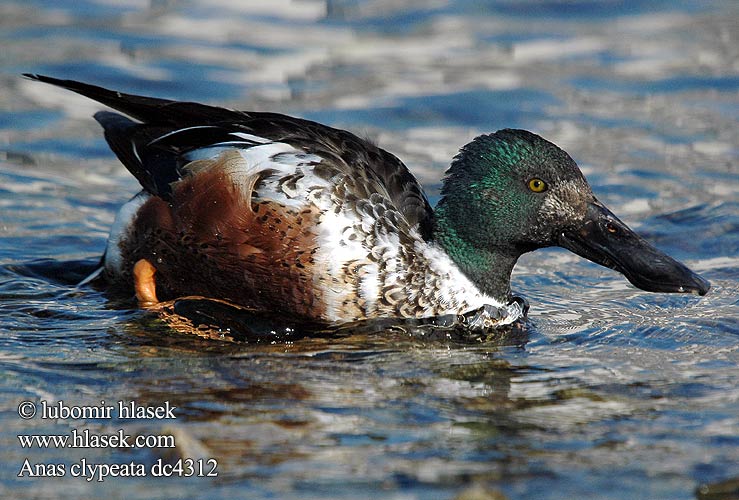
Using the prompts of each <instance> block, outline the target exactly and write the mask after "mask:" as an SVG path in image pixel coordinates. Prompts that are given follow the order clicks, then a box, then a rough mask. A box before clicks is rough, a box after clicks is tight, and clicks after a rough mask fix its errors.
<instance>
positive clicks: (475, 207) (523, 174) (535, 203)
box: [434, 129, 709, 299]
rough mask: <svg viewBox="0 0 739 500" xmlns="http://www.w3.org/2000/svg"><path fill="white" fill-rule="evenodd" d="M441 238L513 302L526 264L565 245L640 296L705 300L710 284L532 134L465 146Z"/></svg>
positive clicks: (450, 176)
mask: <svg viewBox="0 0 739 500" xmlns="http://www.w3.org/2000/svg"><path fill="white" fill-rule="evenodd" d="M441 194H442V198H441V200H440V201H439V205H438V206H437V209H436V226H435V232H434V238H435V239H436V240H437V241H438V242H439V244H440V245H442V246H443V247H444V249H445V250H446V251H447V253H448V254H449V255H450V256H451V257H452V259H453V260H454V261H455V263H456V264H457V265H458V266H459V267H460V268H461V269H462V271H463V272H464V273H465V274H466V275H467V276H468V277H469V278H470V279H471V280H472V281H473V282H475V283H476V284H477V285H478V286H479V287H480V288H481V289H482V291H484V292H485V293H488V294H489V295H492V296H494V297H496V298H501V299H504V298H507V297H508V296H509V294H510V290H509V282H510V274H511V270H512V269H513V266H514V264H515V262H516V260H517V259H518V257H519V256H520V255H521V254H523V253H525V252H529V251H532V250H535V249H537V248H542V247H547V246H554V245H559V246H562V247H565V248H567V249H569V250H571V251H573V252H575V253H577V254H578V255H581V256H583V257H585V258H587V259H589V260H592V261H593V262H596V263H598V264H601V265H604V266H606V267H610V268H613V269H616V270H617V271H619V272H621V273H622V274H624V275H625V276H626V278H627V279H629V281H631V282H632V283H633V284H634V285H636V286H637V287H639V288H642V289H644V290H648V291H659V292H695V293H699V294H701V295H702V294H705V293H706V292H707V291H708V287H709V285H708V282H706V281H705V280H703V279H702V278H700V277H699V276H698V275H696V274H694V273H692V272H691V271H690V270H689V269H687V268H686V267H685V266H683V265H682V264H680V263H679V262H677V261H675V260H673V259H672V258H670V257H669V256H667V255H665V254H663V253H662V252H660V251H659V250H657V249H656V248H654V247H652V246H651V245H649V244H648V243H647V242H646V241H645V240H643V239H642V238H640V237H639V236H638V235H636V234H635V233H634V232H633V231H631V230H630V229H629V228H628V227H627V226H626V225H625V224H624V223H623V222H621V221H620V220H619V219H618V218H616V216H615V215H613V214H612V213H611V212H610V211H609V210H608V209H607V208H605V207H604V206H603V205H602V204H601V203H600V202H599V201H598V200H597V199H596V198H595V196H594V195H593V192H592V190H591V189H590V186H589V185H588V183H587V181H586V180H585V177H584V176H583V175H582V172H581V171H580V169H579V168H578V167H577V164H576V163H575V162H574V161H573V160H572V158H571V157H570V156H569V155H568V154H567V153H565V152H564V151H563V150H561V149H560V148H558V147H557V146H556V145H554V144H552V143H551V142H549V141H547V140H545V139H543V138H541V137H539V136H538V135H536V134H532V133H531V132H527V131H525V130H511V129H506V130H500V131H498V132H496V133H494V134H490V135H482V136H479V137H477V138H475V139H474V140H473V141H472V142H470V143H469V144H467V145H466V146H464V147H463V148H462V149H461V150H460V152H459V154H458V155H457V156H456V157H455V159H454V161H453V162H452V165H451V166H450V168H449V170H448V171H447V173H446V177H445V179H444V184H443V187H442V191H441Z"/></svg>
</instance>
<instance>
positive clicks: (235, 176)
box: [26, 75, 709, 325]
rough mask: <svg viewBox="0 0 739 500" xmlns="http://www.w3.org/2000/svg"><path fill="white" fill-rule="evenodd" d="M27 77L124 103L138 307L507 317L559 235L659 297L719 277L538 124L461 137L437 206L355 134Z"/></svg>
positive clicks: (118, 279)
mask: <svg viewBox="0 0 739 500" xmlns="http://www.w3.org/2000/svg"><path fill="white" fill-rule="evenodd" d="M26 76H27V77H29V78H31V79H34V80H39V81H42V82H46V83H50V84H53V85H57V86H60V87H64V88H66V89H69V90H72V91H74V92H77V93H79V94H82V95H84V96H87V97H89V98H92V99H94V100H96V101H98V102H100V103H102V104H105V105H106V106H109V107H111V108H113V109H116V110H118V111H120V112H122V113H124V114H125V115H127V116H128V117H130V118H133V119H135V120H137V121H133V120H131V119H130V118H128V117H126V116H123V115H119V114H116V113H112V112H99V113H97V114H95V119H96V120H97V121H98V122H99V123H100V124H101V125H102V126H103V128H104V129H105V138H106V140H107V141H108V144H109V145H110V147H111V148H112V150H113V151H114V152H115V154H116V155H117V156H118V158H119V159H120V161H121V162H123V164H124V165H125V166H126V168H128V170H129V171H131V173H132V174H133V175H134V176H135V177H136V178H137V179H138V181H139V182H140V183H141V186H142V187H143V190H142V191H141V192H140V193H139V194H137V195H136V196H134V197H133V199H131V200H130V201H129V202H128V203H126V204H125V205H124V206H123V208H122V209H121V210H120V212H119V213H118V216H117V217H116V220H115V223H114V224H113V228H112V230H111V233H110V238H109V240H108V245H107V249H106V251H105V255H104V258H103V263H104V269H105V274H106V275H107V277H108V278H109V279H110V280H111V281H112V282H113V283H119V284H121V283H122V284H124V285H126V286H129V287H131V286H132V287H133V288H134V290H135V291H136V294H137V297H138V298H139V300H140V301H141V302H142V303H152V302H156V301H157V300H158V299H157V297H164V298H174V297H179V296H186V295H200V296H205V297H213V298H216V299H224V300H227V301H230V302H233V303H235V304H238V305H243V306H246V307H249V308H256V309H258V310H262V311H275V312H282V313H287V314H290V315H291V316H293V317H294V318H305V319H309V320H313V321H315V320H318V321H321V322H328V323H334V322H345V321H353V320H358V319H365V318H377V317H405V318H408V317H410V318H425V317H433V316H439V315H445V314H465V313H470V312H475V311H481V312H482V313H484V316H485V317H486V318H487V321H486V322H484V323H485V324H487V325H491V324H507V323H511V322H513V321H515V320H517V319H519V318H520V317H521V316H522V315H523V314H524V308H523V306H522V301H521V300H520V299H519V300H516V299H515V298H514V297H513V296H512V295H511V290H510V277H511V272H512V270H513V266H514V265H515V263H516V260H517V259H518V257H519V256H520V255H521V254H523V253H525V252H529V251H532V250H535V249H537V248H542V247H547V246H554V245H559V246H562V247H565V248H567V249H569V250H571V251H572V252H574V253H576V254H578V255H580V256H582V257H585V258H586V259H589V260H591V261H593V262H596V263H598V264H601V265H603V266H606V267H609V268H612V269H615V270H617V271H619V272H621V273H623V274H624V275H625V276H626V278H627V279H628V280H629V281H630V282H631V283H632V284H634V285H635V286H637V287H639V288H641V289H643V290H647V291H652V292H692V293H697V294H699V295H704V294H705V293H707V291H708V289H709V283H708V282H707V281H706V280H704V279H703V278H701V277H700V276H698V275H697V274H695V273H693V272H692V271H690V270H689V269H688V268H687V267H685V266H684V265H683V264H681V263H679V262H677V261H675V260H674V259H672V258H671V257H669V256H667V255H665V254H664V253H662V252H661V251H659V250H657V249H656V248H654V247H653V246H651V245H650V244H649V243H647V242H646V241H645V240H644V239H642V238H641V237H639V236H638V235H636V234H635V233H634V232H633V231H631V230H630V229H629V228H628V227H627V226H626V225H625V224H624V223H623V222H621V221H620V220H619V219H618V218H616V216H615V215H613V214H612V213H611V212H610V211H609V210H608V209H607V208H606V207H605V206H603V204H602V203H600V202H599V201H598V200H597V199H596V198H595V196H594V195H593V192H592V191H591V189H590V186H589V185H588V183H587V182H586V180H585V178H584V177H583V175H582V173H581V172H580V170H579V168H578V167H577V165H576V164H575V162H574V161H573V160H572V158H570V156H569V155H567V153H565V152H564V151H562V150H561V149H560V148H558V147H557V146H555V145H554V144H552V143H551V142H548V141H546V140H544V139H543V138H541V137H539V136H538V135H535V134H533V133H531V132H526V131H524V130H500V131H498V132H495V133H494V134H490V135H481V136H479V137H477V138H475V139H474V140H473V141H472V142H470V143H469V144H467V145H466V146H464V147H463V148H462V149H461V150H460V152H459V154H458V155H457V156H456V157H455V158H454V160H453V162H452V164H451V166H450V168H449V170H448V171H447V173H446V177H445V179H444V184H443V188H442V191H441V194H442V197H441V200H440V201H439V204H438V206H437V207H436V209H435V210H434V209H432V208H431V206H430V205H429V202H428V200H427V199H426V196H425V195H424V193H423V190H422V189H421V186H420V185H419V183H418V181H417V180H416V179H415V178H414V177H413V175H412V174H411V173H410V172H409V171H408V169H407V168H406V167H405V165H403V163H402V162H401V161H400V160H399V159H398V158H396V157H395V156H393V155H392V154H390V153H388V152H387V151H384V150H383V149H380V148H379V147H377V146H375V145H374V144H371V143H370V142H368V141H366V140H363V139H361V138H359V137H357V136H356V135H354V134H351V133H349V132H346V131H344V130H338V129H335V128H331V127H328V126H325V125H321V124H319V123H315V122H312V121H308V120H302V119H299V118H292V117H289V116H285V115H280V114H276V113H256V112H246V111H235V110H230V109H224V108H218V107H213V106H207V105H203V104H197V103H190V102H176V101H170V100H165V99H156V98H151V97H142V96H137V95H130V94H123V93H120V92H115V91H111V90H107V89H104V88H101V87H96V86H93V85H88V84H85V83H80V82H76V81H72V80H59V79H55V78H50V77H47V76H41V75H26Z"/></svg>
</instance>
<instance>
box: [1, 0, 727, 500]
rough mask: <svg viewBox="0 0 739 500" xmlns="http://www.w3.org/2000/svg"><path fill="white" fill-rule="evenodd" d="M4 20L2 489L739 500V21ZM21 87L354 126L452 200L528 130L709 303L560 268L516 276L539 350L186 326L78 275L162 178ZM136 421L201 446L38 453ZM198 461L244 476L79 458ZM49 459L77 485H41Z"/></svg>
mask: <svg viewBox="0 0 739 500" xmlns="http://www.w3.org/2000/svg"><path fill="white" fill-rule="evenodd" d="M263 4H267V5H263ZM0 19H2V21H0V46H1V47H2V51H0V79H1V81H2V87H0V311H1V312H0V332H1V333H2V335H0V370H2V377H0V394H2V397H1V398H0V411H1V413H0V440H1V442H2V460H0V471H1V474H2V475H1V477H2V479H1V480H0V496H2V497H3V498H105V497H106V496H107V497H109V498H126V499H138V498H140V499H150V498H250V499H326V498H331V499H334V498H336V499H357V498H372V499H388V500H389V499H393V500H395V499H403V500H406V499H424V500H425V499H434V500H435V499H455V498H456V499H460V500H461V499H463V498H471V495H472V494H473V493H474V492H477V494H479V495H482V496H480V497H479V498H508V499H532V498H536V499H562V498H599V499H614V500H615V499H633V498H640V499H641V498H644V499H670V500H672V499H691V498H701V499H705V498H737V493H736V491H737V478H739V307H738V305H739V304H738V300H737V297H738V296H739V203H738V202H737V200H738V199H739V146H738V145H739V140H738V139H739V127H737V121H738V120H739V69H738V68H737V50H736V48H737V47H739V6H738V5H737V4H736V2H733V1H718V0H717V1H710V2H703V1H678V2H674V1H671V2H667V1H664V2H651V1H638V2H603V1H577V2H546V1H526V2H509V1H500V0H499V1H488V2H478V1H467V0H451V1H448V2H407V3H406V4H405V5H403V4H399V5H396V4H395V3H392V2H383V1H381V0H377V1H349V0H346V1H331V2H328V4H324V3H322V2H319V1H312V0H304V1H295V2H289V1H287V0H283V1H277V2H229V1H221V2H205V1H197V0H191V1H181V2H141V1H136V0H130V1H122V2H102V1H101V2H96V1H85V2H57V1H35V2H34V1H30V2H29V1H23V2H20V1H17V2H16V1H6V2H3V3H1V4H0ZM23 72H38V73H47V74H52V75H55V76H58V77H67V78H74V79H79V80H83V81H89V82H93V83H98V84H101V85H105V86H109V87H113V88H116V89H120V90H123V91H128V92H134V93H142V94H149V95H157V96H160V97H168V98H174V99H181V100H198V101H204V102H208V103H214V104H220V105H225V106H229V107H236V108H242V109H255V110H270V111H279V112H283V113H288V114H294V115H298V116H303V117H307V118H311V119H315V120H319V121H322V122H325V123H328V124H330V125H334V126H338V127H343V128H348V129H350V130H352V131H354V132H356V133H359V134H361V135H364V136H367V137H369V138H371V139H372V140H375V141H377V142H378V143H379V144H380V145H382V146H383V147H384V148H386V149H388V150H390V151H392V152H393V153H395V154H397V155H398V156H399V157H401V158H403V159H404V161H406V163H407V164H408V166H409V167H410V169H411V170H412V171H413V172H414V173H416V175H417V176H418V178H419V179H420V180H421V181H422V183H423V184H424V187H425V188H426V190H427V193H428V194H429V196H430V197H431V198H432V199H436V196H437V195H438V189H439V183H440V179H441V176H442V174H443V171H444V169H445V168H446V165H448V162H449V160H450V158H452V157H453V156H454V154H455V153H456V151H457V149H458V148H459V147H460V146H461V145H463V144H464V143H466V142H467V141H468V140H469V139H471V138H472V137H474V136H475V135H476V134H479V133H483V132H490V131H493V130H496V129H499V128H503V127H521V128H527V129H530V130H533V131H536V132H538V133H540V134H542V135H544V136H545V137H546V138H548V139H550V140H552V141H553V142H555V143H557V144H558V145H560V146H561V147H563V148H564V149H566V150H567V151H568V152H569V153H570V154H571V155H572V156H573V158H575V159H576V160H577V162H578V163H579V165H580V166H581V168H582V169H583V171H584V173H585V174H586V176H587V177H588V179H589V181H590V182H591V184H592V185H593V188H594V190H595V192H596V194H597V195H598V197H599V198H600V199H602V200H603V201H604V202H606V203H607V204H608V205H609V207H610V208H611V209H612V210H613V211H614V212H615V213H616V214H618V215H619V216H620V217H621V218H622V219H623V220H624V221H626V222H627V223H628V224H629V225H631V226H632V227H633V228H635V229H637V230H638V231H639V232H640V233H641V234H643V235H644V236H645V237H647V238H648V239H649V240H650V241H652V242H653V243H654V244H655V245H657V246H658V247H660V248H661V249H663V250H665V251H666V252H667V253H669V254H671V255H673V256H675V257H677V258H679V259H681V260H683V261H685V262H686V263H687V264H689V265H690V266H691V267H692V268H694V269H695V270H696V271H698V272H700V273H701V274H702V275H704V276H705V277H706V278H708V279H709V280H710V281H711V283H712V285H713V287H712V289H711V292H710V293H709V294H708V295H707V296H705V297H695V296H684V295H660V294H649V293H646V292H642V291H639V290H636V289H634V288H633V287H631V286H630V285H629V284H628V283H627V282H626V280H624V279H623V277H622V276H620V275H618V274H616V273H614V272H612V271H609V270H606V269H603V268H601V267H598V266H596V265H594V264H590V263H588V262H585V261H583V260H582V259H580V258H578V257H576V256H575V255H573V254H570V253H568V252H566V251H564V250H559V249H551V250H543V251H538V252H535V253H532V254H528V255H526V256H524V258H522V259H521V261H520V262H519V265H518V266H517V268H516V270H515V273H514V279H513V287H514V288H515V290H516V291H517V293H519V294H520V295H523V296H525V297H526V298H527V299H528V300H529V302H530V303H531V311H530V313H529V321H528V323H527V325H526V326H527V328H526V331H525V332H517V333H515V334H510V335H501V336H500V337H492V338H488V339H483V340H482V341H480V339H476V340H475V342H469V341H465V339H461V338H449V339H446V338H443V337H438V336H437V337H433V338H430V339H429V338H423V337H419V336H417V335H411V334H408V333H405V332H402V331H397V330H388V331H381V332H379V333H372V332H367V331H363V330H352V329H348V330H347V331H344V332H342V335H341V336H339V337H337V338H333V339H332V338H328V339H327V338H309V339H302V340H295V341H293V342H288V343H277V344H275V345H251V344H249V345H245V344H234V343H229V342H224V341H218V340H210V339H205V338H200V337H197V336H193V335H184V334H181V333H177V332H176V331H174V330H172V329H170V328H168V327H167V326H165V325H163V324H162V323H161V322H159V321H158V320H156V319H155V318H152V317H151V316H150V315H148V314H145V313H143V312H141V311H138V310H136V309H132V308H131V303H130V302H127V301H125V300H119V299H117V298H114V297H111V296H109V295H108V294H106V293H105V292H104V291H101V290H96V289H94V288H89V287H83V288H76V287H75V286H74V285H73V283H76V282H78V281H79V280H80V279H82V278H83V277H84V275H85V273H86V272H88V271H89V270H90V269H92V268H93V267H94V266H95V263H96V262H97V259H98V258H99V256H100V254H101V253H102V250H103V248H104V246H105V241H106V236H107V231H108V229H109V227H110V225H111V223H112V221H113V217H114V215H115V212H116V211H117V209H118V208H119V207H120V205H121V204H122V203H124V202H125V201H126V200H127V199H128V198H130V197H131V196H132V195H133V194H134V193H135V192H136V191H137V189H138V187H137V183H136V181H135V179H133V177H132V176H131V175H130V174H128V172H126V171H125V169H124V168H123V167H122V166H121V165H120V164H119V163H118V162H117V161H116V160H115V158H114V157H113V155H112V154H111V153H110V152H109V150H108V147H107V145H106V144H105V142H104V140H103V138H102V134H101V133H100V130H99V128H98V126H97V124H96V123H95V122H94V121H93V120H92V119H91V115H92V113H94V112H95V111H96V110H97V109H98V108H97V107H96V106H95V105H94V104H91V103H89V102H87V101H85V100H84V99H81V98H78V97H76V96H74V95H71V94H70V93H67V92H64V91H60V90H55V89H52V88H50V87H48V86H45V85H41V84H38V83H34V82H29V81H26V80H23V79H21V78H20V77H19V74H20V73H23ZM42 400H43V401H46V402H48V403H49V404H52V403H54V402H58V401H60V400H62V401H64V402H66V403H68V404H70V405H100V401H101V400H105V401H106V402H108V404H114V402H116V401H119V400H121V401H131V400H135V401H136V402H138V403H140V404H142V405H152V406H158V405H162V404H164V403H165V401H169V402H170V404H171V405H174V406H177V409H176V410H175V414H176V416H177V418H176V419H175V420H174V421H171V420H156V419H140V420H133V421H124V420H118V419H115V418H113V419H88V420H69V419H67V420H53V419H42V418H40V417H39V416H37V417H35V418H31V419H28V420H24V419H21V418H20V417H19V415H18V405H19V404H20V403H21V402H23V401H31V402H33V403H35V404H36V403H38V404H40V401H42ZM120 428H123V429H124V430H125V431H126V433H128V434H131V435H136V434H140V435H173V436H175V439H176V442H177V448H176V449H174V450H171V449H166V448H162V447H154V448H138V449H130V448H126V449H124V448H115V447H112V448H111V447H103V448H66V449H65V448H60V447H54V446H51V447H48V448H45V449H39V448H38V447H35V448H31V449H27V448H22V447H21V445H20V443H19V440H18V437H17V436H18V435H19V434H20V435H31V434H61V435H63V434H68V433H69V432H71V431H72V429H78V430H80V431H82V430H84V429H89V430H91V431H93V432H98V433H114V432H116V431H117V430H118V429H120ZM178 457H181V458H192V459H198V458H203V459H210V458H213V459H215V460H217V462H218V476H217V477H191V478H185V477H173V478H161V477H159V478H158V477H153V476H152V475H151V474H149V475H148V477H140V478H137V477H129V478H121V477H118V478H114V477H108V478H107V479H105V480H104V481H101V482H98V481H89V482H88V481H86V480H85V479H84V478H81V477H73V476H72V474H71V473H70V468H71V466H72V465H73V464H75V463H79V462H80V461H81V460H82V459H83V458H84V459H86V460H87V461H88V462H90V463H97V464H114V463H130V462H132V461H133V462H135V463H140V464H145V465H146V466H147V467H150V466H151V465H152V464H154V463H156V462H157V461H158V460H159V459H164V460H165V461H170V462H173V461H176V460H177V458H178ZM26 458H27V459H28V460H29V463H33V464H56V463H59V464H64V465H65V467H66V474H65V476H64V477H58V478H51V477H48V478H41V477H38V478H30V477H18V474H19V472H20V471H21V468H22V465H23V463H24V459H26ZM26 475H27V474H26ZM732 481H733V482H732ZM699 488H700V490H699ZM701 492H702V493H701ZM732 492H733V493H732ZM732 494H733V495H734V496H733V497H732V496H731V495H732ZM496 495H497V496H496ZM475 498H478V497H475Z"/></svg>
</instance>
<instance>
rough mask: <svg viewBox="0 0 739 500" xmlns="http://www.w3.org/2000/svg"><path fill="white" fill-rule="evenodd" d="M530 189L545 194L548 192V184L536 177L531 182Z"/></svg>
mask: <svg viewBox="0 0 739 500" xmlns="http://www.w3.org/2000/svg"><path fill="white" fill-rule="evenodd" d="M529 189H530V190H532V191H533V192H535V193H543V192H544V191H546V190H547V183H546V182H544V181H543V180H541V179H537V178H536V177H534V178H533V179H531V180H530V181H529Z"/></svg>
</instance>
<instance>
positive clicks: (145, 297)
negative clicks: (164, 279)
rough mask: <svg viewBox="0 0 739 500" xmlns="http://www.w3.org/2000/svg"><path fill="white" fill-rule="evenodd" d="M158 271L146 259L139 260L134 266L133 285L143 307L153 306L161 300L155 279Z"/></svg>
mask: <svg viewBox="0 0 739 500" xmlns="http://www.w3.org/2000/svg"><path fill="white" fill-rule="evenodd" d="M156 272H157V270H156V268H155V267H154V266H153V265H152V264H151V262H149V261H148V260H146V259H141V260H139V261H138V262H136V264H135V265H134V266H133V286H134V289H135V290H136V299H138V301H139V306H141V307H151V306H153V305H155V304H157V303H158V302H159V299H157V287H156V281H154V274H156Z"/></svg>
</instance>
